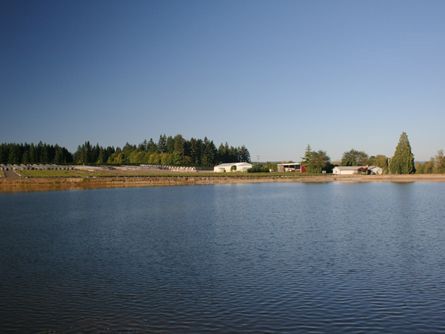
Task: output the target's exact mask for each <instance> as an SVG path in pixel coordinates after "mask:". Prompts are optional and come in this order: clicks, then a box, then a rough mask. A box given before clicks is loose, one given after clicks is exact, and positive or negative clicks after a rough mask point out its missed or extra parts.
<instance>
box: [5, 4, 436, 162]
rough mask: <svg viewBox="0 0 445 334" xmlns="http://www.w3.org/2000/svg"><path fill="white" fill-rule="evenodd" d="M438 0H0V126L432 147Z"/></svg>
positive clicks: (71, 135)
mask: <svg viewBox="0 0 445 334" xmlns="http://www.w3.org/2000/svg"><path fill="white" fill-rule="evenodd" d="M444 17H445V1H410V0H404V1H395V0H389V1H387V0H385V1H383V0H381V1H378V0H375V1H317V0H315V1H280V0H279V1H257V0H254V1H246V0H241V1H234V0H227V1H170V0H168V1H148V0H147V1H108V0H106V1H105V0H104V1H79V0H75V1H74V0H73V1H67V0H63V1H13V0H10V1H4V0H3V1H1V2H0V28H1V30H0V48H1V52H0V116H1V119H0V142H24V141H27V142H37V141H39V140H42V141H46V142H48V143H59V144H61V145H64V146H67V147H68V148H69V149H71V150H74V149H75V148H76V146H77V145H78V144H80V143H82V142H84V141H85V140H90V141H91V142H93V143H96V142H99V143H100V144H102V145H123V144H125V142H130V143H135V144H137V143H140V142H142V141H143V140H144V139H145V138H149V137H153V138H155V139H157V138H158V136H159V135H160V134H161V133H166V134H170V135H175V134H177V133H181V134H183V135H184V136H185V137H187V138H190V137H204V136H208V137H209V138H212V139H214V140H215V142H216V143H217V144H219V143H220V142H225V141H228V142H229V144H232V145H243V144H244V145H246V146H247V147H248V148H249V149H250V152H251V155H252V157H253V158H254V160H256V155H259V156H260V160H288V159H293V160H295V159H297V158H299V157H301V156H302V155H303V153H304V149H305V147H306V145H307V144H310V145H311V146H312V147H313V148H314V149H317V150H318V149H322V150H325V151H327V153H328V155H330V156H331V158H332V159H338V158H340V157H341V155H342V153H343V152H344V151H347V150H349V149H351V148H355V149H359V150H365V151H366V152H367V153H368V154H370V155H372V154H387V155H392V154H393V152H394V148H395V146H396V144H397V142H398V138H399V135H400V133H401V132H402V131H406V132H407V133H408V135H409V138H410V141H411V145H412V147H413V151H414V154H415V156H416V159H417V160H426V159H429V158H430V157H431V156H433V155H435V153H436V152H437V150H438V149H440V148H445V131H444V124H445V66H444V65H445V20H444V19H443V18H444Z"/></svg>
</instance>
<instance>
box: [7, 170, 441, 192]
mask: <svg viewBox="0 0 445 334" xmlns="http://www.w3.org/2000/svg"><path fill="white" fill-rule="evenodd" d="M332 182H340V183H371V182H393V183H413V182H445V174H418V175H416V174H413V175H305V176H300V175H299V176H296V175H291V176H287V175H280V176H277V175H275V176H258V177H256V176H240V175H237V176H223V177H221V176H190V175H181V174H178V175H177V176H163V177H160V176H133V177H130V176H112V177H108V176H107V177H42V178H37V177H36V178H25V177H20V178H14V179H11V178H0V193H10V192H34V191H51V190H82V189H101V188H130V187H160V186H186V185H212V184H215V185H216V184H250V183H332Z"/></svg>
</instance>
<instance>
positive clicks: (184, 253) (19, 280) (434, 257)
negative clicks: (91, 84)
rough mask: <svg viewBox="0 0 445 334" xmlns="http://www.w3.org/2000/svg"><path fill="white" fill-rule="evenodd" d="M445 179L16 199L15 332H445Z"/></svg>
mask: <svg viewBox="0 0 445 334" xmlns="http://www.w3.org/2000/svg"><path fill="white" fill-rule="evenodd" d="M444 191H445V184H419V183H416V184H257V185H227V186H197V187H171V188H139V189H138V188H136V189H134V188H132V189H108V190H88V191H65V192H48V193H22V194H20V193H19V194H2V195H0V210H1V215H0V279H1V280H0V282H1V283H0V319H1V323H0V330H2V331H9V330H12V331H14V330H15V331H18V332H42V331H56V332H68V333H69V332H85V331H91V332H97V331H99V332H101V331H111V332H119V331H130V332H141V331H145V332H146V331H149V332H179V333H187V332H189V333H197V332H210V331H216V332H252V333H259V332H279V333H282V332H299V333H302V332H303V333H304V332H308V333H311V332H314V333H319V332H325V333H332V332H341V333H348V332H349V333H356V332H367V333H368V332H376V333H381V332H391V333H396V332H397V333H401V332H406V333H413V332H416V333H417V332H425V333H432V332H444V331H445V320H444V317H443V314H444V311H445V258H444V257H443V254H444V253H445V242H444V241H445V230H444V224H443V222H444V217H445V207H444V206H443V198H444Z"/></svg>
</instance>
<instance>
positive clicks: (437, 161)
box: [434, 150, 445, 173]
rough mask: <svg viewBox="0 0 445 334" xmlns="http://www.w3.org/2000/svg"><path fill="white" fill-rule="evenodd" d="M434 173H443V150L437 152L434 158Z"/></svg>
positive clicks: (444, 170)
mask: <svg viewBox="0 0 445 334" xmlns="http://www.w3.org/2000/svg"><path fill="white" fill-rule="evenodd" d="M434 173H445V155H444V153H443V150H439V152H437V155H436V157H435V158H434Z"/></svg>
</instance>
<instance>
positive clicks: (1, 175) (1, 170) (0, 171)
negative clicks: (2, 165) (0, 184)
mask: <svg viewBox="0 0 445 334" xmlns="http://www.w3.org/2000/svg"><path fill="white" fill-rule="evenodd" d="M0 177H5V173H4V172H3V169H0Z"/></svg>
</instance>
